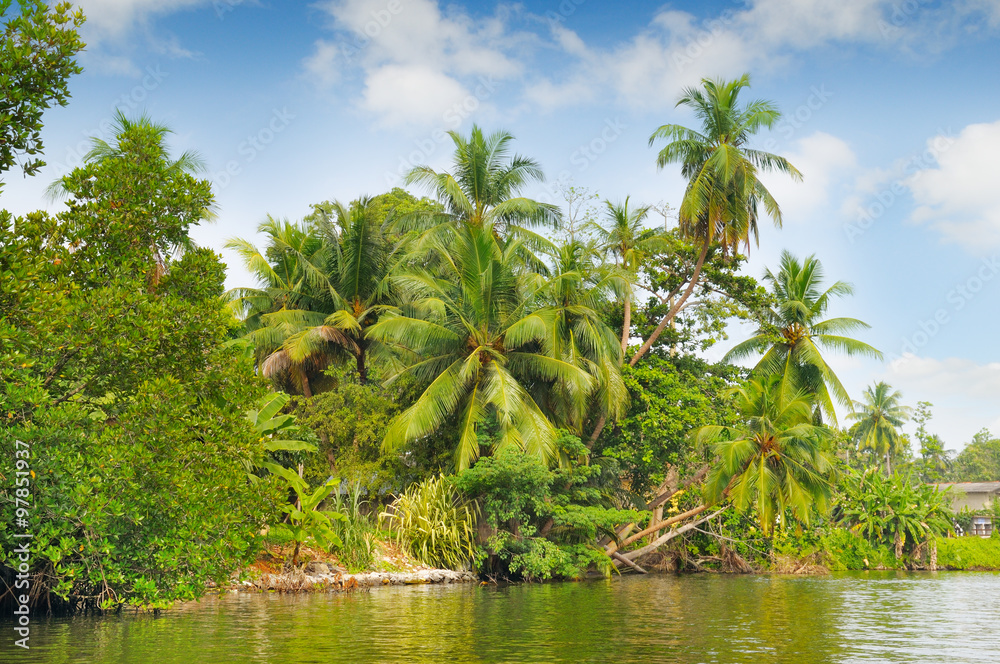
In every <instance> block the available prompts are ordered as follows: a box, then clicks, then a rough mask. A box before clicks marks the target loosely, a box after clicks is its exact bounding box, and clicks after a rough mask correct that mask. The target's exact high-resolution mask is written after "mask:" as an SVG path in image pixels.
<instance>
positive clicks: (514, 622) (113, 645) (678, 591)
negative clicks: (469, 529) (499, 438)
mask: <svg viewBox="0 0 1000 664" xmlns="http://www.w3.org/2000/svg"><path fill="white" fill-rule="evenodd" d="M998 616H1000V575H998V574H996V573H977V572H950V573H949V572H940V573H914V574H907V573H894V572H888V573H881V572H870V573H853V574H852V573H848V574H835V575H832V576H827V577H805V578H803V577H779V576H716V575H707V574H701V575H691V576H672V575H663V576H649V577H634V576H633V577H627V578H617V579H612V580H607V581H603V580H602V581H588V582H581V583H557V584H544V585H539V584H534V585H519V586H509V587H501V588H496V587H477V586H471V585H464V586H417V587H413V586H410V587H393V588H380V589H377V590H373V591H371V592H359V593H354V594H346V595H345V594H315V595H296V596H292V595H273V594H271V595H257V594H246V593H240V594H229V595H224V596H221V597H209V598H205V599H203V600H202V601H201V602H198V603H192V604H188V605H184V606H182V607H180V608H177V609H174V610H171V611H169V612H166V613H164V614H162V615H160V616H156V617H153V616H143V615H140V616H136V615H122V616H110V617H100V618H98V617H77V618H58V619H47V620H46V619H42V618H38V617H35V618H34V619H33V622H32V634H31V641H30V643H31V650H30V651H27V652H25V651H23V650H20V649H17V648H14V647H13V646H12V638H11V636H10V634H11V632H12V630H11V628H10V625H9V623H0V629H2V631H3V632H6V634H5V635H4V637H3V640H2V642H0V662H37V663H45V664H50V663H55V662H59V663H62V662H66V663H73V664H86V663H91V662H93V663H97V662H109V663H111V662H113V663H116V664H117V663H131V662H135V663H137V664H138V663H141V664H148V663H152V664H170V663H173V662H178V663H180V662H183V663H185V664H189V663H192V662H194V663H196V664H214V663H216V662H219V663H228V662H281V663H289V664H291V663H297V662H326V663H329V662H360V663H368V662H439V663H444V662H489V663H500V662H518V663H526V662H602V663H607V662H678V663H681V662H683V663H688V662H691V663H694V662H719V663H731V662H748V663H750V662H795V663H808V662H844V663H846V662H922V663H932V662H948V663H949V664H954V663H956V662H970V663H973V662H990V663H994V662H997V661H1000V629H998V627H1000V618H998Z"/></svg>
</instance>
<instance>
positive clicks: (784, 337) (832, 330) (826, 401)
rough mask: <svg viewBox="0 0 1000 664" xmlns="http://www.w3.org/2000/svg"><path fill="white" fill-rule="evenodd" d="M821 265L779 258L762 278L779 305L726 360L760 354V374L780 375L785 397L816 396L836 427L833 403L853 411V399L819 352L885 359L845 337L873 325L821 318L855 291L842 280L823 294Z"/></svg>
mask: <svg viewBox="0 0 1000 664" xmlns="http://www.w3.org/2000/svg"><path fill="white" fill-rule="evenodd" d="M823 276H824V275H823V266H822V264H821V263H820V262H819V260H817V259H816V257H815V256H809V257H807V258H806V259H805V260H803V261H802V262H799V260H798V259H796V258H795V257H794V256H793V255H792V254H790V253H789V252H787V251H784V252H782V254H781V269H780V270H778V273H777V274H774V273H772V272H771V271H770V270H768V271H767V272H766V273H765V275H764V280H765V281H766V282H768V283H770V286H771V288H770V290H771V295H772V296H773V298H774V301H775V303H776V304H775V306H774V307H773V308H771V309H769V310H767V311H766V312H765V314H764V315H765V320H764V323H763V324H762V325H761V326H760V327H759V328H758V329H757V333H756V334H755V335H754V336H753V337H751V338H750V339H747V340H746V341H744V342H742V343H740V344H737V345H736V346H735V347H734V348H733V349H732V350H730V351H729V352H728V353H726V356H725V357H724V358H723V359H722V361H723V362H733V361H736V360H741V359H743V358H747V357H751V356H753V355H756V354H762V355H763V356H762V357H761V359H760V361H758V362H757V365H756V366H755V367H754V369H753V370H754V372H755V373H757V374H760V375H767V376H770V375H778V376H780V377H781V383H780V385H781V389H782V391H784V392H785V393H787V394H791V393H794V392H797V391H798V390H805V391H807V392H809V393H811V394H813V395H815V398H816V405H817V407H818V408H820V409H821V411H822V413H823V414H824V415H825V416H826V417H827V418H828V419H829V420H830V421H831V422H834V423H836V421H837V413H836V411H835V409H834V404H833V399H834V398H836V400H837V401H839V402H840V403H841V404H842V405H844V406H847V407H851V404H852V402H851V399H850V397H849V396H848V395H847V390H845V389H844V386H843V384H842V383H841V382H840V379H839V378H837V375H836V374H835V373H834V372H833V370H832V369H831V368H830V366H829V365H828V364H827V363H826V360H825V359H824V358H823V355H822V353H821V352H820V349H821V348H823V349H830V350H836V351H840V352H843V353H846V354H847V355H850V356H852V357H854V356H864V357H873V358H879V359H880V358H881V357H882V353H880V352H879V351H878V350H876V349H875V348H873V347H871V346H869V345H868V344H866V343H864V342H861V341H858V340H857V339H853V338H851V337H849V336H845V335H846V334H849V333H851V332H854V331H855V330H859V329H866V328H868V327H869V325H868V324H867V323H864V322H862V321H860V320H857V319H856V318H830V319H827V320H821V317H822V316H823V314H824V313H825V312H826V310H827V307H829V305H830V300H831V299H832V298H833V297H844V296H846V295H850V294H852V293H853V292H854V290H853V288H852V287H851V285H850V284H848V283H846V282H843V281H838V282H836V283H834V284H833V285H832V286H830V287H829V288H827V289H826V290H825V291H824V290H821V284H822V282H823Z"/></svg>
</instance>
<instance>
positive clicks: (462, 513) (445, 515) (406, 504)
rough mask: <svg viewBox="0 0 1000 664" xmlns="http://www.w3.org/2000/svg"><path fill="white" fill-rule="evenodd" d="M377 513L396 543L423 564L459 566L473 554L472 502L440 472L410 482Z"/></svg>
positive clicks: (450, 567) (473, 509) (474, 540)
mask: <svg viewBox="0 0 1000 664" xmlns="http://www.w3.org/2000/svg"><path fill="white" fill-rule="evenodd" d="M381 516H382V517H383V518H385V519H386V521H387V522H388V525H389V527H390V528H391V529H392V531H393V535H394V537H395V540H396V543H398V544H399V545H400V546H401V547H402V548H403V549H404V550H405V551H406V552H407V553H408V554H409V555H410V556H412V557H414V558H416V559H417V560H419V561H420V562H422V563H424V564H425V565H431V566H434V567H444V568H449V569H460V568H463V567H466V566H467V565H468V564H469V562H470V561H471V560H472V559H473V557H474V556H475V553H476V545H475V542H476V517H477V510H476V506H475V504H474V503H471V502H469V501H467V500H466V499H465V498H464V497H463V496H462V494H461V493H460V492H459V491H458V490H457V489H455V487H454V486H452V484H451V482H449V481H448V479H447V478H446V477H444V475H438V476H437V477H431V478H429V479H426V480H424V481H423V482H420V483H418V484H414V485H412V486H410V488H409V489H407V490H406V491H405V492H404V493H403V494H401V495H400V496H399V497H398V498H396V500H395V501H393V503H392V504H391V505H390V506H389V509H388V510H387V511H386V512H383V513H382V514H381Z"/></svg>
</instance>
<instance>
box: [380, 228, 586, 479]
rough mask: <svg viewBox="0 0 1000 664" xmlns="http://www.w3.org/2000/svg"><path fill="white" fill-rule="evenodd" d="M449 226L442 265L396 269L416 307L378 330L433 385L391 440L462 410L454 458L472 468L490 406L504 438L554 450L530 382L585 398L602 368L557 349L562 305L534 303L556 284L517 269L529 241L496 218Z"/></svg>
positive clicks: (544, 455)
mask: <svg viewBox="0 0 1000 664" xmlns="http://www.w3.org/2000/svg"><path fill="white" fill-rule="evenodd" d="M450 234H451V237H450V238H448V240H447V241H445V242H442V243H440V244H438V245H437V246H436V251H437V253H438V254H439V257H440V258H441V260H440V265H441V266H443V267H444V268H445V270H446V271H445V272H444V274H443V275H441V276H437V275H433V274H430V273H429V272H427V271H426V270H419V269H418V270H416V271H414V272H412V273H409V274H404V275H401V276H400V277H398V279H397V283H398V284H399V286H400V287H401V288H403V289H405V290H408V291H409V298H410V300H411V301H412V302H413V308H414V311H413V313H414V315H403V314H402V313H401V314H399V315H392V316H389V315H386V316H383V317H382V319H381V320H379V322H378V323H376V324H375V325H374V326H373V327H372V328H371V330H370V331H369V335H370V336H371V337H372V338H373V339H375V340H376V341H379V342H381V343H384V344H387V345H389V346H392V347H395V348H397V349H398V350H399V351H400V352H401V353H402V357H403V361H404V363H405V365H406V368H405V370H404V372H405V373H407V374H410V375H413V376H414V377H415V378H416V379H417V380H418V381H420V382H422V383H424V384H426V385H427V388H426V390H425V391H424V392H423V394H421V396H420V397H418V398H417V400H416V402H415V403H414V404H413V405H412V406H410V407H409V408H408V409H407V410H405V411H404V412H403V413H402V414H401V415H399V417H397V418H396V419H395V420H394V421H393V423H392V425H391V426H390V427H389V430H388V432H387V433H386V438H385V445H386V447H387V448H388V449H394V448H398V447H400V446H402V445H403V444H405V443H407V442H409V441H412V440H416V439H419V438H421V437H423V436H426V435H428V434H430V433H432V432H434V431H436V430H437V429H438V428H440V427H441V426H442V425H443V424H444V423H445V421H446V420H447V419H449V418H451V417H456V416H457V417H458V418H459V420H458V421H459V432H458V437H457V443H458V444H457V449H456V452H455V465H456V467H458V468H459V469H463V468H467V467H468V466H469V465H470V464H471V463H472V462H473V461H474V460H475V459H476V458H477V457H478V456H479V451H480V450H479V447H480V440H479V437H478V433H477V432H478V429H479V427H480V425H481V423H483V421H484V420H485V419H486V418H487V416H490V415H491V416H492V417H494V418H495V419H496V424H497V426H498V438H497V440H496V443H495V444H496V446H497V447H506V446H513V447H516V448H518V449H525V450H527V451H528V452H529V453H531V454H534V455H536V456H538V457H539V458H541V459H552V458H554V456H555V454H556V450H555V447H554V443H555V427H554V426H553V423H551V422H550V421H549V420H548V419H547V418H546V417H545V415H544V414H543V412H542V409H541V408H540V405H539V404H538V402H537V401H536V400H535V398H534V397H533V396H532V394H531V393H530V392H529V389H528V387H529V386H530V385H531V384H533V383H534V382H535V381H542V382H548V383H550V384H553V383H555V384H561V386H564V390H565V394H566V395H568V396H569V397H571V398H573V399H577V400H579V401H584V400H586V399H587V398H588V396H589V395H590V394H591V391H592V389H593V387H594V384H593V382H594V381H593V378H592V377H591V376H590V375H589V374H588V373H587V372H586V371H585V370H584V369H583V368H582V367H581V366H580V365H579V364H577V363H573V362H569V361H566V359H564V358H563V357H560V356H559V355H557V354H555V353H554V352H553V351H554V349H555V348H556V347H557V343H558V339H557V335H556V330H555V324H556V322H557V311H556V310H555V309H554V308H551V307H549V308H538V309H534V308H533V307H532V305H533V303H534V301H535V300H536V298H537V297H538V295H539V294H540V293H541V292H542V291H543V290H545V289H546V288H547V286H548V284H547V283H545V282H544V281H543V282H542V283H540V284H539V283H535V285H534V286H533V287H529V281H528V279H527V278H526V277H525V278H522V277H519V276H518V274H517V273H516V268H517V266H518V265H519V259H518V257H517V254H518V251H519V249H520V246H521V243H520V242H519V241H517V240H507V241H504V242H503V243H502V244H501V243H498V242H497V240H496V238H495V235H494V233H493V229H492V227H490V226H489V225H487V226H482V227H480V226H475V225H471V224H470V225H463V226H458V227H454V228H452V229H451V230H450ZM532 283H533V282H532ZM397 375H398V374H397ZM571 410H576V409H575V408H574V409H571Z"/></svg>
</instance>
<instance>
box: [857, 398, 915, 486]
mask: <svg viewBox="0 0 1000 664" xmlns="http://www.w3.org/2000/svg"><path fill="white" fill-rule="evenodd" d="M902 396H903V395H902V394H900V392H899V390H893V389H892V387H890V386H889V385H888V384H886V383H885V382H882V381H880V382H878V383H875V385H874V387H869V388H868V389H866V390H865V392H864V394H863V395H862V396H861V398H862V401H855V402H854V408H855V410H854V412H851V413H848V414H847V417H848V419H852V420H856V421H857V424H856V425H854V427H853V429H854V439H855V441H857V444H858V449H859V450H869V451H870V452H871V453H872V454H874V455H876V456H879V457H881V458H883V459H885V472H886V475H889V474H891V472H892V470H891V463H890V459H891V458H892V455H893V454H895V453H896V452H898V451H899V449H900V446H901V441H900V436H899V429H898V427H901V426H903V422H905V421H906V420H907V419H909V417H910V408H908V407H906V406H902V405H900V403H899V402H900V399H902Z"/></svg>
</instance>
